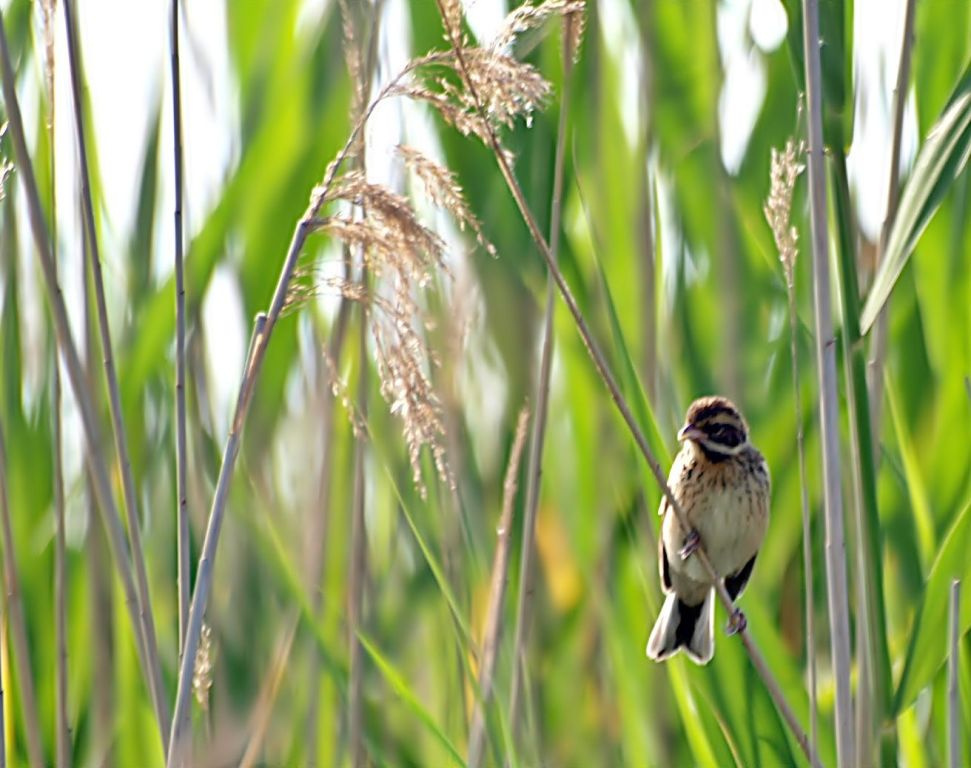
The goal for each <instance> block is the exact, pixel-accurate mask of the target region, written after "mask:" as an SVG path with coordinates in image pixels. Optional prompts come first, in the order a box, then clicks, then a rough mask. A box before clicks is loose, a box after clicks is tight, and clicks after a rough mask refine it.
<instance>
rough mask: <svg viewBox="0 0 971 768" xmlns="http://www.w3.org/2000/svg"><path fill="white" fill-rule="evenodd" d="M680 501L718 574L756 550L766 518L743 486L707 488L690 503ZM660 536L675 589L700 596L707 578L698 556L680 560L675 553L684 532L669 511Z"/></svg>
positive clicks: (737, 565)
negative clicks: (728, 488)
mask: <svg viewBox="0 0 971 768" xmlns="http://www.w3.org/2000/svg"><path fill="white" fill-rule="evenodd" d="M682 504H684V511H685V514H686V515H687V518H688V522H689V524H690V525H691V526H692V527H694V529H695V530H696V531H698V534H699V535H700V537H701V544H702V546H703V547H704V549H705V552H706V554H707V555H708V559H709V560H710V561H711V564H712V567H713V568H714V569H715V572H716V573H717V574H718V575H719V576H720V577H722V578H724V577H725V576H728V575H730V574H733V573H735V572H737V571H738V570H739V569H740V568H741V567H742V566H743V565H745V563H747V562H748V561H749V560H750V559H751V557H752V555H754V554H755V553H756V551H757V550H758V548H759V544H760V543H761V541H762V536H763V535H764V533H765V526H766V522H767V521H766V520H765V517H764V515H761V514H759V512H758V510H757V509H756V507H755V505H753V504H752V499H751V497H747V495H746V493H745V491H744V490H743V489H734V490H731V491H730V490H727V489H724V490H722V489H719V490H716V491H714V492H712V491H709V492H708V493H706V494H705V495H704V496H703V497H702V498H700V499H697V500H695V502H694V503H693V504H692V503H687V504H685V503H684V501H682ZM663 535H664V546H665V550H666V551H667V554H668V560H669V562H670V564H671V572H672V573H671V577H672V581H673V583H674V587H675V591H676V592H678V593H679V594H684V591H690V592H695V591H697V592H698V593H699V594H700V595H702V596H703V594H704V593H706V592H707V587H708V586H709V585H710V579H709V578H708V574H707V572H706V570H705V568H704V566H702V564H701V561H700V559H699V558H697V557H690V558H688V560H687V561H682V560H681V557H680V556H679V555H678V550H679V549H681V547H682V546H683V545H684V539H685V533H684V532H683V531H682V530H681V527H680V526H679V525H678V522H677V520H676V519H675V517H674V515H673V514H672V513H671V512H670V511H669V512H668V514H666V515H665V519H664V532H663ZM679 583H680V584H681V586H682V588H680V589H679Z"/></svg>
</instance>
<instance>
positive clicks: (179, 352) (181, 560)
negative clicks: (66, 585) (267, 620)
mask: <svg viewBox="0 0 971 768" xmlns="http://www.w3.org/2000/svg"><path fill="white" fill-rule="evenodd" d="M170 24H171V27H170V30H169V58H170V61H171V65H172V144H173V151H174V157H173V167H174V170H175V211H174V218H175V492H176V498H177V501H176V504H177V507H176V550H177V552H178V555H177V558H176V559H177V565H176V567H177V577H176V584H177V588H178V594H179V653H182V646H183V645H184V643H185V629H186V623H187V622H188V620H189V584H190V580H191V578H192V576H191V572H190V570H189V569H190V567H191V564H190V557H191V554H190V551H189V543H190V532H189V505H188V492H187V490H186V479H187V474H186V462H187V458H186V457H187V450H188V448H187V445H186V415H185V275H184V270H183V263H182V262H183V259H182V255H183V254H182V250H183V240H182V238H183V235H182V169H183V161H182V79H181V75H180V74H179V0H172V11H171V21H170Z"/></svg>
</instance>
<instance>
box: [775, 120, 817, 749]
mask: <svg viewBox="0 0 971 768" xmlns="http://www.w3.org/2000/svg"><path fill="white" fill-rule="evenodd" d="M805 151H806V146H805V144H804V143H803V142H802V141H800V142H799V144H796V143H795V142H794V141H793V140H792V139H791V138H790V139H789V140H788V141H787V142H786V146H785V149H783V150H782V151H781V152H780V151H779V150H777V149H776V148H775V147H772V163H771V170H770V183H769V197H768V199H767V200H766V202H765V206H764V207H763V209H762V210H763V211H764V212H765V219H766V221H768V222H769V227H771V229H772V235H773V237H774V238H775V245H776V248H777V249H778V251H779V261H781V262H782V269H783V272H784V273H785V277H786V296H787V299H788V300H787V303H788V305H789V353H790V357H791V360H792V386H793V392H794V397H795V403H796V445H797V452H798V454H799V485H800V488H801V492H802V494H801V500H802V562H803V577H804V583H805V591H806V596H805V609H806V610H805V613H806V618H805V621H806V639H805V643H806V660H807V664H808V666H809V748H810V761H812V756H813V755H815V754H816V752H817V749H818V746H817V741H816V731H817V715H816V643H815V639H816V619H815V611H814V608H815V605H816V601H815V599H814V597H813V581H814V579H813V557H812V526H811V522H810V513H809V487H808V482H807V480H806V446H805V435H804V434H803V429H802V423H803V420H802V391H801V387H800V385H799V355H798V345H797V343H796V339H797V333H798V329H799V323H798V318H797V317H796V282H795V270H796V257H797V256H798V253H799V248H798V241H799V231H798V230H797V229H796V228H795V227H794V226H792V193H793V190H794V188H795V185H796V179H798V178H799V175H800V174H801V173H802V172H803V171H804V170H805V169H806V166H805V165H803V164H802V163H800V162H799V158H800V157H802V155H803V154H804V153H805Z"/></svg>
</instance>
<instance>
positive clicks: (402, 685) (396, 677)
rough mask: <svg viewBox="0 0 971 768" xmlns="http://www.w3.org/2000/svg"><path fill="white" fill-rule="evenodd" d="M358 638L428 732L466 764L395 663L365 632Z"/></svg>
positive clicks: (456, 760)
mask: <svg viewBox="0 0 971 768" xmlns="http://www.w3.org/2000/svg"><path fill="white" fill-rule="evenodd" d="M357 639H358V640H360V641H361V645H362V646H363V647H364V650H365V651H367V652H368V655H369V656H370V657H371V659H372V660H373V661H374V663H375V665H377V668H378V670H380V672H381V674H382V675H383V676H384V679H385V680H387V682H388V684H389V685H390V686H391V688H392V690H393V691H394V692H395V693H397V694H398V695H399V696H400V697H401V698H402V699H403V700H404V702H405V703H406V704H407V705H408V708H409V709H411V711H412V712H413V713H414V714H415V716H416V717H417V718H418V719H419V720H420V721H421V722H422V723H423V724H424V725H425V726H426V727H427V728H428V732H429V733H431V734H432V735H433V736H434V737H435V738H436V739H437V740H438V742H439V744H441V745H442V746H443V747H444V748H445V750H446V751H447V752H448V753H449V755H451V757H452V759H453V760H454V761H455V763H456V764H458V765H465V760H464V759H463V758H462V755H460V754H459V751H458V749H456V747H455V745H454V744H453V743H452V741H451V739H449V738H448V736H446V735H445V732H444V731H442V730H441V729H440V728H439V727H438V723H437V722H436V720H435V718H434V717H433V716H432V714H431V713H430V712H429V711H428V710H427V709H425V708H424V707H423V706H422V704H421V701H420V699H419V698H418V696H417V695H416V694H415V692H414V691H412V690H411V687H410V686H409V685H408V682H407V681H406V680H405V678H404V677H403V676H402V675H401V673H400V672H398V670H397V669H395V667H394V665H392V664H391V662H390V661H388V659H386V658H385V657H384V656H383V655H382V654H381V652H380V651H379V650H378V649H377V647H376V646H375V645H374V643H372V642H371V641H370V640H369V639H368V637H367V636H366V635H365V634H364V633H363V632H358V633H357Z"/></svg>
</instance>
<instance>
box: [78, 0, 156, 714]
mask: <svg viewBox="0 0 971 768" xmlns="http://www.w3.org/2000/svg"><path fill="white" fill-rule="evenodd" d="M64 23H65V28H66V33H67V47H68V69H69V71H70V76H71V93H72V96H73V102H74V125H75V132H76V134H77V144H78V158H79V163H80V176H81V202H82V206H81V207H82V213H83V217H84V229H85V234H86V236H87V240H88V245H89V247H90V249H91V270H92V277H93V281H94V290H95V299H96V302H97V309H98V330H99V333H100V336H101V352H102V356H103V359H104V368H105V379H106V382H107V385H108V410H109V412H110V415H111V427H112V432H113V433H114V438H115V447H116V449H117V452H118V469H119V471H120V474H121V479H122V489H123V497H124V501H125V513H126V517H127V522H128V543H129V547H130V550H131V558H132V562H133V564H134V567H135V587H136V592H135V598H136V601H137V605H138V616H139V624H140V627H141V633H142V644H143V646H144V653H145V659H146V663H147V665H148V670H149V677H148V688H149V693H150V694H151V696H152V703H153V706H154V708H155V716H156V718H157V719H158V722H159V725H160V728H161V730H162V732H163V733H164V732H165V731H167V730H168V725H169V713H168V703H167V701H166V697H165V690H164V682H163V680H162V668H161V664H160V662H159V657H158V640H157V637H156V634H155V619H154V617H153V614H152V602H151V597H150V595H149V589H148V575H147V572H146V567H145V555H144V553H143V552H142V537H141V530H140V527H141V523H140V522H139V514H138V502H137V494H136V492H135V478H134V475H133V474H132V468H131V458H130V456H129V452H128V439H127V437H126V435H125V425H124V418H123V416H122V410H121V392H120V390H119V387H118V376H117V374H116V373H115V364H114V356H113V351H112V350H113V348H112V344H111V330H110V328H109V327H108V308H107V301H106V300H105V289H104V279H103V277H102V274H101V255H100V253H99V248H98V235H97V230H96V228H95V223H94V203H93V201H92V196H91V181H90V179H91V176H90V171H89V165H88V150H87V141H86V139H85V129H84V115H83V113H82V107H81V72H80V69H81V63H80V52H79V50H78V45H79V43H78V41H77V25H76V24H75V22H74V8H73V0H64Z"/></svg>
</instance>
